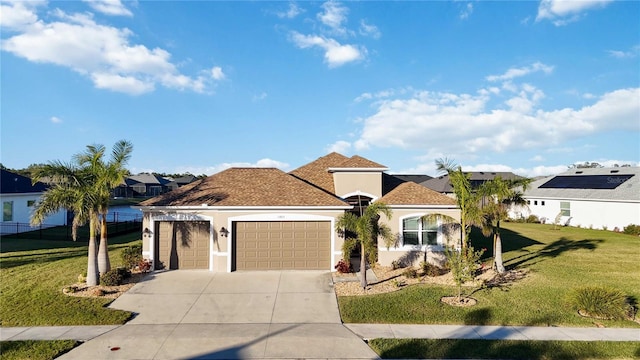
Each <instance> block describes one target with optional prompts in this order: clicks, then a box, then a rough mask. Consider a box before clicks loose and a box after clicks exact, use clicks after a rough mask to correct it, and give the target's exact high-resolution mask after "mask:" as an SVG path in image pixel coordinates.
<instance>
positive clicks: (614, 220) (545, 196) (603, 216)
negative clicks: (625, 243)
mask: <svg viewBox="0 0 640 360" xmlns="http://www.w3.org/2000/svg"><path fill="white" fill-rule="evenodd" d="M524 198H525V199H526V200H527V202H528V206H526V207H519V208H513V209H511V214H510V215H511V217H513V218H522V217H525V218H526V217H528V216H529V215H535V216H537V217H538V218H539V219H540V220H541V221H544V222H546V223H554V222H555V221H556V218H557V219H558V223H559V224H562V225H570V226H580V227H584V228H594V229H608V230H615V229H616V228H617V229H618V230H620V231H621V230H622V229H623V228H624V227H625V226H627V225H629V224H640V167H614V168H574V169H569V170H567V171H565V172H563V173H561V174H558V175H554V176H550V177H546V178H543V179H538V180H536V181H534V182H532V183H531V184H530V186H529V189H528V190H526V191H525V192H524Z"/></svg>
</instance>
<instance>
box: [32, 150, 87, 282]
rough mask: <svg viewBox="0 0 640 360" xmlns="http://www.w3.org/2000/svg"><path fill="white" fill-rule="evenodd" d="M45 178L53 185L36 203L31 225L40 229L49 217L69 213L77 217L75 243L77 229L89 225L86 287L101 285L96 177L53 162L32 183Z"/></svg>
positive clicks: (75, 219) (74, 166) (37, 173)
mask: <svg viewBox="0 0 640 360" xmlns="http://www.w3.org/2000/svg"><path fill="white" fill-rule="evenodd" d="M44 177H46V178H48V179H49V180H50V181H51V183H52V185H51V187H49V188H48V189H47V190H46V191H45V192H44V193H43V195H42V197H41V198H40V201H39V202H37V203H36V205H35V208H34V211H33V214H32V216H31V224H32V225H40V224H42V222H43V221H44V219H45V218H46V217H47V216H48V215H51V214H54V213H56V212H58V211H59V210H60V209H68V210H70V211H73V213H74V217H73V223H72V237H73V240H74V241H75V240H76V238H77V229H78V227H79V226H82V225H84V224H86V223H87V222H88V223H89V250H88V262H87V285H89V286H93V285H98V283H99V273H98V260H97V257H96V255H97V254H96V237H95V234H96V225H97V223H98V218H97V202H98V199H97V196H96V194H95V192H94V191H93V186H92V185H93V176H92V174H91V173H90V172H89V171H88V169H86V168H80V167H78V166H77V165H75V164H65V163H62V162H60V161H52V162H50V163H49V164H46V165H44V166H43V167H41V168H40V169H38V170H37V171H36V172H35V173H34V174H33V179H32V181H33V182H34V183H35V182H37V181H38V180H40V179H42V178H44Z"/></svg>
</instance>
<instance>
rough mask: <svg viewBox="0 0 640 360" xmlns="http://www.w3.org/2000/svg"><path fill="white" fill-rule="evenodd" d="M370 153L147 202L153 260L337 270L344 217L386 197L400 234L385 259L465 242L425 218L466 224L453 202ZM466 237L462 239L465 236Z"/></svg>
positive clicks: (229, 267)
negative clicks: (396, 173) (339, 220)
mask: <svg viewBox="0 0 640 360" xmlns="http://www.w3.org/2000/svg"><path fill="white" fill-rule="evenodd" d="M386 170H387V167H385V166H383V165H380V164H377V163H375V162H373V161H371V160H368V159H365V158H362V157H360V156H352V157H346V156H344V155H341V154H338V153H331V154H328V155H326V156H323V157H320V158H318V159H317V160H315V161H312V162H311V163H308V164H306V165H304V166H301V167H299V168H298V169H295V170H293V171H291V172H289V173H286V172H283V171H281V170H279V169H275V168H230V169H227V170H224V171H221V172H219V173H217V174H214V175H211V176H209V177H207V178H205V179H202V180H199V181H196V182H193V183H191V184H188V185H185V186H183V187H180V188H178V189H176V190H174V191H171V192H169V193H166V194H162V195H160V196H157V197H154V198H152V199H148V200H146V201H143V202H141V203H140V209H141V210H142V212H143V225H142V228H143V229H144V230H143V256H144V257H145V258H147V259H150V260H151V261H152V263H153V266H154V268H155V269H159V268H163V267H164V268H169V269H208V270H210V271H217V272H231V271H237V270H270V269H274V270H275V269H320V270H334V267H335V265H336V264H337V263H338V262H339V261H340V259H341V258H342V244H343V239H342V238H341V237H340V231H339V229H337V228H336V225H335V224H336V219H337V218H338V217H340V216H341V215H342V214H344V213H345V212H347V211H352V212H356V213H357V212H358V211H359V210H360V207H362V206H367V205H368V204H369V203H371V202H374V201H383V202H384V203H385V204H387V205H388V206H389V207H390V208H391V209H392V210H393V218H392V219H390V220H387V219H386V218H384V217H383V218H382V219H381V221H385V222H386V223H387V224H388V226H389V227H390V228H391V230H392V231H393V233H394V234H396V235H397V242H396V244H395V245H394V246H392V247H390V248H389V249H387V248H386V247H385V246H384V245H383V244H382V242H381V243H380V244H379V247H378V258H379V263H380V264H383V265H390V264H391V262H392V261H396V260H402V261H405V262H417V261H419V260H420V259H421V258H422V254H423V253H424V252H426V251H432V252H433V251H436V252H437V251H441V250H442V249H443V246H444V245H445V244H447V243H448V241H451V243H452V244H455V243H456V240H455V239H450V237H449V236H447V233H448V232H447V231H446V229H448V228H449V226H448V225H445V224H443V223H439V222H434V223H428V222H426V221H422V220H421V217H422V216H423V215H426V214H430V213H439V214H443V215H448V216H450V217H453V218H454V219H456V220H459V219H460V210H459V209H458V208H457V206H456V203H455V201H454V200H452V199H451V198H449V197H447V196H444V195H442V194H438V193H437V192H434V191H432V190H429V189H427V188H424V187H422V186H420V185H418V184H416V183H413V182H410V181H404V182H403V181H398V179H397V178H393V176H391V175H388V174H386V173H385V171H386ZM458 236H459V235H458Z"/></svg>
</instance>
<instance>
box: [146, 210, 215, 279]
mask: <svg viewBox="0 0 640 360" xmlns="http://www.w3.org/2000/svg"><path fill="white" fill-rule="evenodd" d="M155 227H156V234H158V236H156V240H155V241H156V246H155V249H156V257H155V258H156V269H158V268H162V267H164V268H165V269H209V223H208V222H206V221H160V222H156V226H155Z"/></svg>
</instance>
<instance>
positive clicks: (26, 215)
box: [0, 193, 67, 233]
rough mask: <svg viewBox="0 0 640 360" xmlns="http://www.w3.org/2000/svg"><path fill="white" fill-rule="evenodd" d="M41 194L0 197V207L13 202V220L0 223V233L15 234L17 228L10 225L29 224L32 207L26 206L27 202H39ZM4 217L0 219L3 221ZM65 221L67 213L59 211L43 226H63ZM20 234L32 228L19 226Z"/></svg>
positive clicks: (44, 222) (45, 221) (4, 195)
mask: <svg viewBox="0 0 640 360" xmlns="http://www.w3.org/2000/svg"><path fill="white" fill-rule="evenodd" d="M41 195H42V194H41V193H27V194H3V195H2V197H0V205H3V204H4V203H5V202H7V201H10V202H13V219H12V221H2V225H3V226H2V227H0V231H2V233H15V232H16V229H17V228H18V227H11V226H10V225H15V224H17V223H20V224H21V225H26V224H29V221H30V220H31V214H32V212H33V207H32V206H28V205H27V204H28V202H29V201H36V202H37V201H39V200H40V196H41ZM3 219H4V217H2V218H0V220H3ZM66 221H67V211H66V210H61V211H58V212H57V213H55V214H53V215H50V216H48V217H47V218H45V220H44V221H43V224H44V225H55V226H59V225H65V224H66ZM19 229H20V232H24V231H30V230H31V229H32V228H31V227H27V226H20V228H19Z"/></svg>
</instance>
